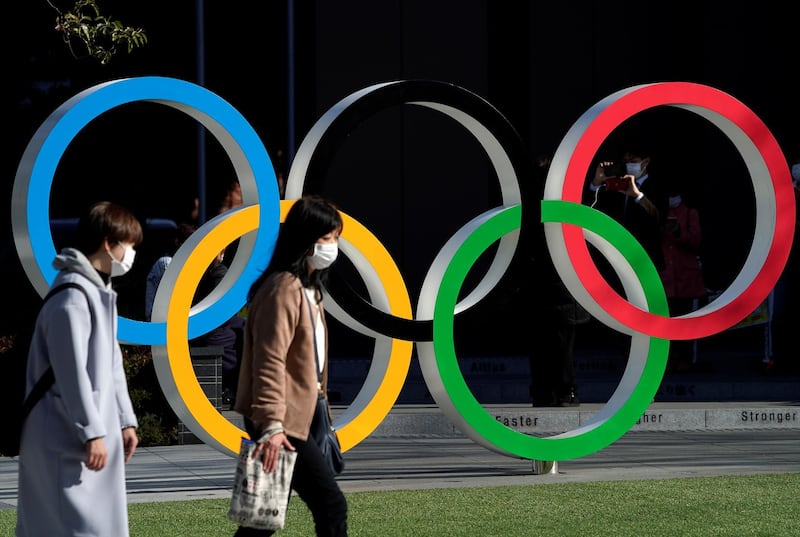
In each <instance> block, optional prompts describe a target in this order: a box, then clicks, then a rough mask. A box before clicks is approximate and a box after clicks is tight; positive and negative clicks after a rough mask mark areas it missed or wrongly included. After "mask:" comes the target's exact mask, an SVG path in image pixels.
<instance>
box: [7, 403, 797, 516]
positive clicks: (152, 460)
mask: <svg viewBox="0 0 800 537" xmlns="http://www.w3.org/2000/svg"><path fill="white" fill-rule="evenodd" d="M708 406H713V404H708ZM766 406H769V407H772V406H774V404H768V405H766ZM582 408H583V407H582ZM762 408H763V407H762ZM786 408H787V409H788V410H787V411H792V410H793V409H796V407H786ZM690 410H691V409H690ZM693 410H697V409H696V408H695V409H693ZM711 410H713V408H712V409H711ZM420 411H421V410H420V409H416V410H413V411H412V412H420ZM587 411H588V409H587ZM753 411H754V412H758V411H760V410H759V408H758V407H756V408H754V409H753ZM393 412H394V411H393ZM563 412H569V410H564V411H563ZM775 425H776V426H775V427H763V428H756V429H753V428H750V429H735V428H734V429H715V430H691V431H688V430H687V431H678V430H660V431H659V430H632V431H629V432H628V433H627V434H626V435H624V436H623V437H622V438H620V439H619V440H618V441H617V442H615V443H613V444H612V445H610V446H608V447H607V448H605V449H603V450H601V451H599V452H597V453H594V454H592V455H589V456H586V457H583V458H580V459H574V460H568V461H560V462H559V463H557V467H556V469H557V472H555V473H542V472H541V469H539V471H538V472H534V462H533V461H529V460H524V459H516V458H511V457H507V456H504V455H500V454H498V453H495V452H493V451H489V450H487V449H485V448H484V447H482V446H480V445H478V444H476V443H474V442H473V441H472V440H470V439H468V438H466V437H464V436H463V435H435V434H409V433H408V432H405V433H403V434H387V435H375V436H371V437H369V438H367V439H366V440H365V441H364V442H362V443H361V444H359V445H357V446H355V447H354V448H353V449H351V450H350V451H348V452H347V453H346V454H345V458H346V464H347V468H346V470H345V472H344V474H342V475H341V476H340V477H339V482H340V484H341V486H342V489H343V490H344V491H345V492H361V491H378V490H398V489H430V488H451V487H484V486H501V485H537V484H546V483H568V482H586V481H614V480H631V479H668V478H677V477H700V476H722V475H751V474H771V473H800V427H782V426H778V424H775ZM233 472H234V459H233V458H231V457H229V456H227V455H223V454H221V453H219V452H218V451H216V450H214V449H212V448H210V447H208V446H205V445H202V444H195V445H186V446H164V447H151V448H140V449H139V450H137V452H136V456H135V457H134V458H133V460H132V461H131V462H130V463H129V464H128V468H127V487H128V497H129V501H130V502H131V503H138V502H157V501H174V500H193V499H203V498H227V497H228V496H229V494H230V488H231V480H232V476H233ZM16 482H17V461H16V459H9V458H0V509H14V508H15V507H16V495H17V489H16Z"/></svg>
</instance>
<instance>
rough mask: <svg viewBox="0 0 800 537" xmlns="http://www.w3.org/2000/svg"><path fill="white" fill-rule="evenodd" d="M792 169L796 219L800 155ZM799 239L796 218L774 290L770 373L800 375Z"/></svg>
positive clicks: (767, 362)
mask: <svg viewBox="0 0 800 537" xmlns="http://www.w3.org/2000/svg"><path fill="white" fill-rule="evenodd" d="M788 164H789V167H790V168H789V169H790V172H791V175H792V184H793V185H794V200H795V207H796V212H795V216H796V218H800V155H796V156H795V157H793V158H791V159H789V162H788ZM798 237H800V227H798V220H797V219H795V229H794V242H793V243H792V248H791V250H790V251H789V259H787V260H786V267H784V269H783V272H782V273H781V276H780V278H778V282H777V283H776V284H775V289H774V290H773V296H774V302H773V314H772V325H771V326H772V338H773V352H772V355H771V356H769V357H768V358H766V359H765V360H763V361H762V366H761V367H762V368H763V370H764V372H766V373H791V374H797V373H800V359H798V358H797V350H796V338H795V330H796V327H797V319H798V316H797V315H796V314H795V313H794V308H793V307H792V306H793V305H794V304H797V303H798V299H800V283H798V280H797V278H798V276H797V275H798V270H800V266H798V263H800V253H799V252H798V248H800V245H798Z"/></svg>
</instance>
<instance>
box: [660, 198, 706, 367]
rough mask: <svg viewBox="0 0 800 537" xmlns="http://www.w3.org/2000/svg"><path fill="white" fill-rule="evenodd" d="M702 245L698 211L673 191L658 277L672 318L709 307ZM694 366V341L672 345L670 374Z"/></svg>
mask: <svg viewBox="0 0 800 537" xmlns="http://www.w3.org/2000/svg"><path fill="white" fill-rule="evenodd" d="M702 241H703V234H702V231H701V229H700V215H699V213H698V212H697V209H695V208H693V207H689V206H688V205H686V203H685V202H684V200H683V196H681V194H680V192H679V191H678V189H676V188H671V189H670V194H669V201H668V209H667V217H666V221H665V224H664V228H663V232H662V235H661V247H662V250H663V253H664V268H663V270H661V272H660V273H659V274H660V276H661V282H662V283H663V285H664V291H665V293H666V295H667V303H668V305H669V313H670V316H672V317H676V316H679V315H684V314H686V313H690V312H692V311H694V310H696V309H698V308H699V307H700V306H703V305H705V303H706V299H707V292H706V286H705V283H704V280H703V272H702V267H701V264H700V245H701V243H702ZM693 366H694V341H692V340H674V341H672V342H671V343H670V353H669V360H668V362H667V370H668V371H674V372H684V371H689V370H690V369H692V368H693Z"/></svg>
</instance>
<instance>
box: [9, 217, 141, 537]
mask: <svg viewBox="0 0 800 537" xmlns="http://www.w3.org/2000/svg"><path fill="white" fill-rule="evenodd" d="M141 242H142V227H141V224H140V223H139V221H138V220H137V219H136V217H135V216H134V215H133V214H132V213H131V212H130V211H128V210H127V209H125V208H124V207H121V206H119V205H116V204H114V203H110V202H99V203H96V204H94V205H92V206H91V208H90V209H89V211H88V212H87V213H86V214H85V215H83V216H82V217H81V219H80V220H79V223H78V237H77V244H76V247H75V248H64V249H63V250H61V252H60V253H59V254H58V255H57V256H56V258H55V260H54V261H53V267H54V268H56V269H57V270H58V271H59V272H58V274H57V275H56V277H55V280H54V281H53V286H57V285H60V284H62V283H66V282H72V283H75V284H77V285H79V286H80V287H81V288H82V289H83V290H84V291H85V294H84V292H82V291H81V290H78V289H66V290H64V291H61V292H59V293H57V294H56V295H54V296H53V298H51V299H50V300H49V301H47V302H46V303H45V304H44V306H43V307H42V309H41V311H40V313H39V316H38V318H37V320H36V326H35V329H34V334H33V340H32V342H31V346H30V352H29V354H28V370H27V382H26V384H27V389H26V392H29V391H30V390H31V388H32V387H33V385H34V384H35V383H36V381H37V380H38V379H39V377H41V375H42V374H43V373H44V371H45V370H46V369H47V368H48V367H49V366H52V368H53V372H54V376H55V383H54V384H53V386H52V387H51V388H50V390H49V391H48V392H47V394H45V396H44V397H43V398H42V400H41V401H39V403H37V404H36V406H34V407H33V410H32V411H31V413H30V415H29V416H28V419H27V420H26V421H25V425H24V428H23V434H22V442H21V445H20V454H19V485H18V486H19V495H18V498H19V503H18V505H17V527H16V535H17V536H18V537H28V536H35V537H39V536H42V535H114V536H121V537H126V536H127V535H128V534H129V532H128V511H127V499H126V492H125V466H124V465H125V463H126V462H128V461H129V460H130V459H131V457H133V454H134V452H135V451H136V446H137V445H138V443H139V440H138V437H137V435H136V427H138V422H137V419H136V415H135V414H134V411H133V406H132V404H131V399H130V396H129V394H128V386H127V381H126V379H125V371H124V369H123V364H122V351H121V349H120V346H119V343H118V341H117V306H116V302H117V294H116V293H115V292H114V290H113V289H112V285H111V284H112V281H113V278H115V277H117V276H122V275H123V274H125V273H126V272H128V271H129V270H130V268H131V266H132V265H133V261H134V258H135V254H136V252H135V250H134V247H135V246H137V245H138V244H140V243H141Z"/></svg>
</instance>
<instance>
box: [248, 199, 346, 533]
mask: <svg viewBox="0 0 800 537" xmlns="http://www.w3.org/2000/svg"><path fill="white" fill-rule="evenodd" d="M341 231H342V218H341V215H340V214H339V212H338V211H337V210H336V208H335V207H334V206H333V204H331V203H330V202H329V201H326V200H324V199H322V198H319V197H304V198H301V199H299V200H297V201H296V202H295V203H294V205H293V206H292V208H291V209H290V210H289V213H288V214H287V216H286V220H285V222H284V223H283V225H282V227H281V230H280V234H279V236H278V241H277V244H276V246H275V252H274V254H273V256H272V260H271V261H270V264H269V266H268V267H267V269H266V270H265V271H264V273H263V274H262V275H261V276H260V277H259V278H258V279H257V280H256V281H255V282H254V283H253V286H252V287H251V288H250V293H249V296H248V306H249V309H248V316H247V325H246V327H245V336H244V349H243V353H242V364H241V371H240V374H239V387H238V390H237V392H236V406H235V408H236V410H237V411H238V412H239V413H241V414H242V415H243V416H244V422H245V428H246V429H247V432H248V434H249V435H250V437H251V439H252V440H254V441H255V442H257V444H258V445H257V447H256V449H255V451H254V457H258V458H261V459H262V460H263V462H264V469H265V470H267V471H273V470H274V469H275V466H276V461H277V457H278V450H279V448H280V446H284V447H285V448H286V449H289V450H293V451H296V452H297V459H296V462H295V467H294V474H293V476H292V489H293V490H294V491H295V492H296V493H297V495H298V496H299V497H300V499H302V500H303V501H304V502H305V503H306V505H308V508H309V510H310V511H311V514H312V516H313V518H314V525H315V527H316V533H317V535H318V536H322V535H329V536H337V537H339V536H346V535H347V502H346V500H345V497H344V494H342V491H341V490H340V489H339V486H338V484H337V483H336V479H335V476H334V474H333V472H332V471H331V470H330V469H329V468H328V466H327V464H326V463H325V461H324V459H323V457H322V452H321V451H320V448H319V446H318V445H317V444H316V443H315V442H314V441H313V440H312V439H311V437H310V436H309V430H310V427H311V423H312V420H313V419H314V412H315V411H316V409H317V399H318V398H319V396H320V394H322V395H324V394H325V393H326V383H327V377H328V367H327V365H328V362H327V360H326V357H327V356H326V355H327V329H326V325H325V315H324V311H323V309H322V292H321V290H322V281H323V279H324V277H325V275H326V273H327V269H328V267H329V266H330V265H331V263H333V261H335V259H336V256H337V252H338V241H339V234H340V233H341ZM312 318H313V319H314V324H312ZM315 349H318V351H319V352H318V353H317V352H316V351H315ZM272 533H273V532H272V531H269V530H258V529H253V528H246V527H240V528H239V530H238V531H237V532H236V536H237V537H242V536H250V535H258V536H261V535H272Z"/></svg>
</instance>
